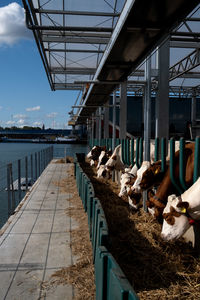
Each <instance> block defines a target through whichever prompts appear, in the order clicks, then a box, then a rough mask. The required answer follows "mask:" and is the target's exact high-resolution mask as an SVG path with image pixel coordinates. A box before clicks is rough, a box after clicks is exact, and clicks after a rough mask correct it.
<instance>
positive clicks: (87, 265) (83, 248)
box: [51, 167, 95, 300]
mask: <svg viewBox="0 0 200 300" xmlns="http://www.w3.org/2000/svg"><path fill="white" fill-rule="evenodd" d="M68 175H69V176H68V177H67V178H66V179H64V180H62V181H61V182H60V183H58V182H57V183H56V182H55V183H54V184H56V185H57V186H59V188H60V189H61V190H60V191H61V192H63V193H66V192H67V193H72V197H71V198H70V199H69V200H68V201H70V207H69V208H68V209H67V210H66V213H67V214H68V215H69V216H70V217H72V218H73V219H75V220H76V222H77V224H78V227H77V228H76V229H73V230H71V232H70V234H71V248H72V253H73V256H76V257H77V261H76V262H75V263H74V264H73V265H71V266H69V267H67V268H62V269H61V270H58V271H56V272H55V273H54V274H53V275H52V280H51V285H56V284H71V285H72V286H73V287H74V288H75V291H76V295H75V298H74V299H76V300H88V299H95V283H94V282H95V280H94V266H93V257H92V246H91V243H90V239H89V232H88V223H87V215H86V214H85V212H84V209H83V206H82V202H81V199H80V198H79V196H78V192H77V189H76V181H75V179H74V176H73V167H72V168H71V169H70V171H69V173H68Z"/></svg>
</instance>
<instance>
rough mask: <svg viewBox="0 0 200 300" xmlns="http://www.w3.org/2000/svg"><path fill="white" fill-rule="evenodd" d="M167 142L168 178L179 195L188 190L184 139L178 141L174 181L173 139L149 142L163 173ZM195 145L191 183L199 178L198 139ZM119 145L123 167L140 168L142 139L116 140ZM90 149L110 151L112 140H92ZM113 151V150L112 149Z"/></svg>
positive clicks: (199, 143)
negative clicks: (102, 147)
mask: <svg viewBox="0 0 200 300" xmlns="http://www.w3.org/2000/svg"><path fill="white" fill-rule="evenodd" d="M167 142H169V145H170V178H171V181H172V183H173V185H174V186H175V187H176V189H177V191H178V192H179V193H180V194H181V193H183V192H184V191H185V190H187V189H188V186H187V185H186V183H185V144H186V142H185V139H184V138H181V139H180V140H179V151H180V155H179V180H178V181H177V180H175V176H174V165H175V164H174V159H175V139H174V138H171V139H170V140H169V141H166V139H165V138H162V139H159V138H156V139H155V140H153V141H151V143H153V144H154V145H155V150H154V151H155V152H154V161H157V160H159V159H160V160H161V170H162V172H164V171H165V170H166V157H167V152H166V149H167V147H166V146H167ZM194 143H195V160H194V175H193V182H195V181H196V180H197V179H198V177H199V176H200V137H196V140H195V141H194ZM119 144H121V146H122V152H121V158H122V161H123V163H124V164H125V165H127V166H130V165H132V166H133V165H134V164H136V165H137V167H138V168H140V167H141V164H142V162H143V148H144V141H143V138H140V137H138V138H136V139H121V140H120V139H117V140H116V146H117V145H119ZM89 145H90V148H92V147H93V146H95V145H99V146H106V148H107V149H112V147H111V145H112V139H102V140H100V141H99V139H93V142H92V141H90V143H89ZM112 150H114V149H112Z"/></svg>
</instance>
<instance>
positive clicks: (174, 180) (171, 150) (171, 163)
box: [170, 138, 183, 194]
mask: <svg viewBox="0 0 200 300" xmlns="http://www.w3.org/2000/svg"><path fill="white" fill-rule="evenodd" d="M174 158H175V141H174V138H171V139H170V179H171V181H172V183H173V185H174V186H175V188H176V189H177V191H178V192H179V193H180V194H182V192H183V189H182V188H181V187H180V186H179V185H178V184H177V182H176V179H175V176H174Z"/></svg>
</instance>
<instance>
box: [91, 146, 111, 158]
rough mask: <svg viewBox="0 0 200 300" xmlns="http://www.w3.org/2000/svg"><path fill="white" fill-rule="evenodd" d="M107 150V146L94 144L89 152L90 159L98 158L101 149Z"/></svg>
mask: <svg viewBox="0 0 200 300" xmlns="http://www.w3.org/2000/svg"><path fill="white" fill-rule="evenodd" d="M103 150H104V151H105V150H106V147H105V146H102V147H101V146H94V147H93V148H92V149H91V151H90V152H89V153H88V154H87V158H88V159H93V160H98V158H99V155H100V154H101V151H103Z"/></svg>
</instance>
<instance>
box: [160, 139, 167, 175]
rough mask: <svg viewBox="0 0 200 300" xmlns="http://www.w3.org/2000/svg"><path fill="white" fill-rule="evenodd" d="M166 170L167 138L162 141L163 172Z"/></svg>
mask: <svg viewBox="0 0 200 300" xmlns="http://www.w3.org/2000/svg"><path fill="white" fill-rule="evenodd" d="M165 170H166V138H162V139H161V172H165Z"/></svg>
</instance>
